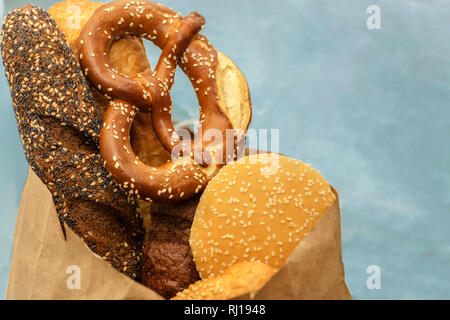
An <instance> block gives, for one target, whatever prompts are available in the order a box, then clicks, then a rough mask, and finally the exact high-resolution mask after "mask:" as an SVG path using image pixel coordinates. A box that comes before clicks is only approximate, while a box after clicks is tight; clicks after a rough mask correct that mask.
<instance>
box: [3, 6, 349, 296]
mask: <svg viewBox="0 0 450 320" xmlns="http://www.w3.org/2000/svg"><path fill="white" fill-rule="evenodd" d="M204 23H205V21H204V18H203V17H201V16H200V15H199V14H198V13H195V12H194V13H191V14H189V15H187V16H185V17H183V16H182V15H181V14H179V13H176V12H174V11H173V10H172V9H169V8H167V7H165V6H163V5H161V4H156V3H153V2H151V1H147V0H145V1H144V0H141V1H125V0H119V1H114V2H111V3H107V4H103V3H100V2H91V1H87V0H67V1H63V2H60V3H57V4H55V5H54V6H52V7H51V8H50V9H49V11H48V12H46V11H44V10H42V9H40V8H38V7H35V6H33V5H27V6H25V7H23V8H20V9H16V10H14V11H12V12H10V13H9V14H8V15H7V16H6V18H5V21H4V25H3V30H2V40H1V44H2V57H3V63H4V65H5V74H6V77H7V79H8V82H9V85H10V89H11V96H12V102H13V107H14V110H15V115H16V120H17V124H18V129H19V133H20V136H21V140H22V144H23V147H24V151H25V155H26V157H27V160H28V162H29V163H30V167H31V169H32V170H33V172H34V173H35V174H36V175H37V176H38V177H39V178H40V180H41V181H42V182H43V183H44V184H45V186H46V187H47V189H48V191H49V192H50V195H51V199H52V201H53V203H54V207H55V209H56V213H57V216H58V219H59V222H60V226H61V228H62V229H61V230H62V232H63V234H64V235H65V237H66V239H67V245H68V247H67V250H68V251H70V250H71V248H70V246H69V243H72V246H74V247H78V246H79V244H78V242H77V241H78V240H76V239H77V238H76V237H79V239H80V241H83V242H84V243H85V245H87V246H88V247H89V249H90V250H91V252H93V253H94V254H95V255H96V257H98V258H99V259H101V260H103V261H104V262H103V261H102V265H104V268H110V266H112V267H114V268H115V269H116V270H117V271H119V272H120V273H122V274H123V275H120V278H117V288H114V285H112V288H111V289H112V290H119V291H120V290H123V295H121V294H119V293H116V292H115V293H114V294H112V293H111V292H109V293H108V292H106V291H98V290H96V289H95V285H93V284H92V283H98V281H97V280H98V279H97V280H94V279H95V274H96V272H101V270H99V267H97V268H96V270H90V271H89V274H90V276H89V279H90V280H89V281H91V282H92V283H91V286H88V288H87V289H85V291H83V295H82V296H73V295H71V293H64V292H65V290H66V289H65V288H62V287H61V281H62V280H61V279H62V277H59V276H56V275H55V277H54V279H53V280H48V279H47V281H46V283H47V284H46V285H47V286H48V287H47V289H46V290H44V289H42V290H41V289H39V285H37V283H38V282H39V279H40V277H41V276H40V275H38V274H36V275H35V279H28V280H27V281H28V283H32V288H33V289H29V287H27V286H28V285H27V284H25V283H24V282H22V280H21V277H20V276H17V272H13V271H12V272H11V277H10V283H9V292H11V294H10V295H9V297H10V298H18V297H20V296H21V295H22V297H25V298H36V297H37V298H39V296H41V297H45V298H56V299H60V298H68V299H71V298H86V299H94V298H95V299H98V298H105V299H108V298H114V299H128V298H135V299H149V298H155V297H159V296H161V297H162V298H166V299H170V298H174V299H233V298H238V297H245V296H246V295H247V294H251V296H250V297H254V296H258V295H259V296H260V297H263V298H266V299H267V298H268V299H271V298H273V299H277V298H279V297H283V298H289V299H296V298H323V299H340V298H349V297H350V295H349V293H348V289H347V287H346V285H345V281H344V270H343V265H342V257H341V253H340V233H339V234H334V236H333V237H332V238H330V239H327V238H326V237H325V238H323V239H322V241H324V243H328V244H327V245H331V246H332V247H333V250H334V251H336V255H335V256H333V263H332V264H327V265H328V266H332V267H330V270H328V271H329V272H330V274H331V275H332V277H330V280H327V281H328V283H327V281H325V283H324V284H321V286H329V289H327V290H325V291H324V290H323V289H320V288H319V289H318V290H315V289H314V288H312V289H311V288H308V289H307V290H306V289H305V291H304V292H303V293H304V294H302V292H301V291H298V290H294V289H292V288H291V289H292V290H291V292H290V293H286V292H288V290H290V289H289V288H290V286H289V285H287V286H286V285H285V288H284V289H283V288H280V289H279V290H281V291H283V292H284V293H286V294H283V292H276V291H273V290H272V289H270V290H269V289H267V288H269V287H274V283H275V279H276V278H277V277H278V278H279V279H278V280H276V283H285V282H289V281H287V278H286V277H288V278H289V277H293V278H295V277H296V275H294V274H292V273H290V274H288V275H286V273H285V270H287V269H288V268H292V266H294V265H295V264H293V262H292V261H293V260H292V259H293V257H296V256H298V255H299V253H298V251H299V246H301V245H302V244H307V243H309V242H311V243H315V241H317V240H308V239H313V238H314V237H313V236H312V235H314V233H315V234H318V233H320V232H323V231H320V230H322V229H324V230H325V229H326V228H328V229H329V230H332V231H333V233H334V232H339V229H340V224H339V209H338V206H337V207H336V203H337V201H338V199H337V193H336V192H335V191H334V190H333V189H332V187H331V186H330V185H329V184H328V183H327V181H326V180H325V179H324V178H323V177H322V176H321V175H320V174H319V173H318V172H317V171H316V170H314V169H312V168H311V166H309V165H306V164H304V163H303V162H301V161H299V160H295V159H292V158H289V157H286V156H282V155H278V154H272V153H262V154H251V155H248V156H244V154H243V153H244V152H243V151H244V147H243V146H244V145H245V138H246V134H245V131H246V130H247V129H248V127H249V124H250V121H251V114H252V111H251V110H252V106H251V101H250V95H249V90H248V86H247V82H246V80H245V78H244V76H243V75H242V73H241V72H240V71H239V69H238V68H237V66H236V65H235V64H234V63H233V62H232V61H231V59H229V58H228V57H227V56H225V55H224V54H223V53H221V52H219V51H217V50H216V49H215V48H214V47H213V46H212V44H211V43H210V42H209V41H208V39H207V38H206V37H205V36H203V35H202V34H201V33H199V32H200V30H201V29H202V28H203V25H204ZM141 38H145V39H148V40H150V41H153V43H154V44H155V45H156V46H158V47H160V48H161V50H162V53H161V57H160V59H159V61H158V63H157V65H156V66H155V67H154V69H152V67H151V66H150V63H149V62H148V60H147V57H146V52H145V48H144V45H143V42H142V40H141ZM177 66H178V67H179V68H180V69H181V70H183V71H184V72H185V73H186V74H187V75H188V77H189V79H190V81H191V83H192V85H193V88H194V91H195V93H196V95H197V98H198V100H199V104H200V119H199V130H198V132H197V134H196V135H193V133H192V131H191V130H184V132H181V131H180V130H176V129H175V128H174V126H173V121H172V118H171V109H172V99H171V97H170V89H171V87H172V85H173V82H174V75H175V71H176V69H177ZM186 132H187V133H186ZM211 132H212V133H211ZM27 186H28V184H27ZM32 187H34V188H40V187H41V185H40V184H39V183H33V184H32ZM29 188H31V184H30V185H29ZM24 192H25V191H24ZM28 192H29V190H28ZM29 199H30V197H29V196H27V197H26V198H24V200H23V201H29ZM33 201H34V200H33ZM41 201H47V200H46V199H45V197H43V198H42V200H41ZM31 208H32V210H31V211H33V210H34V209H33V208H36V210H38V208H39V206H35V207H33V206H31ZM20 214H21V215H26V214H27V213H25V212H21V213H20ZM35 214H36V215H37V214H43V215H44V217H45V218H44V219H50V218H48V217H47V215H48V214H51V212H49V211H45V212H41V213H35ZM329 217H337V220H336V219H334V220H330V219H331V218H329ZM328 220H329V221H333V222H326V221H328ZM20 221H21V220H20V219H19V222H18V227H17V228H19V226H20V228H19V229H18V230H19V231H16V237H19V238H22V237H25V238H26V237H27V234H29V233H30V232H28V233H23V232H20V230H25V229H24V227H23V226H21V223H20ZM336 230H337V231H336ZM72 233H74V234H76V237H75V238H74V237H72V236H71V235H72ZM39 236H40V237H42V236H43V235H42V234H40V235H39ZM44 236H45V235H44ZM69 239H71V240H70V241H69ZM325 239H326V240H325ZM308 241H309V242H308ZM40 243H41V245H42V247H41V249H40V250H41V251H42V252H51V250H50V248H51V247H53V246H54V250H55V251H57V250H60V249H57V248H61V247H64V243H63V242H62V243H60V242H59V240H58V241H56V240H55V242H54V243H50V242H47V241H45V240H44V239H43V240H42V241H41V242H40ZM28 246H30V243H29V241H27V239H22V240H20V241H19V240H18V241H17V245H15V248H14V254H13V263H12V270H14V268H15V265H16V263H15V261H21V263H26V261H24V260H26V259H28V258H29V259H31V258H33V260H32V261H31V260H30V261H28V263H31V264H34V265H36V266H40V267H41V268H44V267H46V263H47V262H48V259H45V260H43V259H41V257H35V256H33V255H30V257H26V256H24V255H23V252H26V251H27V247H28ZM322 249H323V248H322V244H321V243H320V241H319V243H318V244H317V249H316V251H314V252H313V253H310V254H312V255H313V256H316V255H317V256H321V250H322ZM76 252H77V254H78V256H77V257H74V259H78V260H79V261H80V264H83V265H84V266H85V265H94V264H97V262H89V263H88V264H85V263H84V261H87V260H89V261H91V259H92V257H89V253H87V252H85V251H83V250H76ZM95 259H96V258H94V260H92V261H95ZM321 259H322V256H321ZM325 259H326V258H325ZM66 260H67V257H55V261H59V263H57V264H56V265H58V266H60V265H64V264H65V263H66ZM291 260H292V261H291ZM294 260H295V259H294ZM322 261H323V263H327V262H326V261H324V260H322ZM105 262H106V263H105ZM305 263H307V261H305ZM108 264H109V265H110V266H108ZM47 269H48V272H54V273H55V274H56V273H58V272H59V271H58V270H57V269H56V266H48V268H47ZM105 270H106V269H105ZM308 272H309V271H308ZM105 274H110V272H109V271H108V272H105ZM125 276H126V278H123V277H125ZM302 276H304V275H302ZM317 276H319V277H320V275H316V274H313V275H310V277H312V278H314V277H317ZM110 277H111V278H112V277H113V276H110ZM114 278H116V277H115V276H114ZM24 279H25V278H24ZM324 279H327V278H324ZM331 279H332V280H331ZM296 280H298V279H296ZM139 283H141V284H142V285H144V286H146V287H147V288H148V289H143V288H144V287H142V285H141V284H139ZM275 286H276V285H275ZM124 287H126V290H125V289H124ZM305 288H306V287H305ZM30 290H31V291H30ZM33 290H36V291H35V292H34V293H31V292H32V291H33ZM146 290H148V292H146ZM319 292H320V294H319ZM324 292H325V293H324ZM158 295H159V296H158Z"/></svg>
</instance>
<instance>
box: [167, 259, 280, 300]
mask: <svg viewBox="0 0 450 320" xmlns="http://www.w3.org/2000/svg"><path fill="white" fill-rule="evenodd" d="M274 273H275V270H274V269H273V268H271V267H269V266H268V265H267V264H265V263H261V262H240V263H237V264H235V265H233V266H232V267H230V268H228V269H227V270H225V272H224V274H223V275H221V276H218V277H215V278H210V279H206V280H200V281H197V282H196V283H194V284H191V285H190V286H189V288H187V289H185V290H183V291H181V292H179V293H178V294H177V295H176V296H175V297H173V298H172V300H226V299H233V298H236V297H239V296H242V295H244V294H248V293H250V294H251V293H253V292H255V291H258V290H259V289H261V288H262V287H263V286H264V285H265V284H266V283H267V282H268V281H269V280H270V278H271V277H272V276H273V274H274Z"/></svg>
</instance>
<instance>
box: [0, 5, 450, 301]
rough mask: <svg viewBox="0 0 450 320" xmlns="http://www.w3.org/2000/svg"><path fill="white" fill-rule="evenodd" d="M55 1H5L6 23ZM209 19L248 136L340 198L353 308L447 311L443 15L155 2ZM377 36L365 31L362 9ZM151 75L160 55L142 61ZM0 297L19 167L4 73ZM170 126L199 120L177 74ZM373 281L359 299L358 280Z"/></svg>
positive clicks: (417, 9) (412, 9) (22, 164)
mask: <svg viewBox="0 0 450 320" xmlns="http://www.w3.org/2000/svg"><path fill="white" fill-rule="evenodd" d="M55 2H56V1H32V0H26V1H18V0H14V1H13V0H6V1H5V10H6V11H8V10H11V9H12V8H15V7H19V6H22V5H24V4H26V3H34V4H38V5H39V6H41V7H43V8H45V9H47V8H48V7H49V6H50V5H51V4H53V3H55ZM163 2H164V4H165V5H167V6H169V7H172V8H173V9H175V10H176V11H179V12H182V13H183V14H187V13H189V12H191V11H194V10H195V11H198V12H199V13H201V14H202V15H204V16H205V18H206V21H207V23H206V27H205V29H204V34H205V35H206V36H207V37H209V38H210V40H211V41H212V43H213V44H214V45H215V47H216V48H217V49H219V50H221V51H223V52H225V53H226V54H227V55H228V56H230V57H231V58H232V59H233V60H234V61H235V62H236V64H237V65H238V66H239V67H240V68H241V70H242V71H243V73H244V75H245V76H246V77H247V80H248V83H249V86H250V90H251V96H252V101H253V107H254V109H253V110H254V116H253V123H252V127H253V128H255V129H259V128H268V129H271V128H279V129H280V140H281V143H280V151H281V152H282V153H284V154H287V155H289V156H292V157H295V158H298V159H301V160H303V161H305V162H309V163H311V164H312V165H313V167H315V168H317V169H318V170H320V171H321V172H322V174H323V175H324V176H325V178H326V179H328V181H330V183H331V184H332V185H334V186H335V187H336V188H337V189H338V190H339V192H340V197H341V213H342V245H343V257H344V263H345V268H346V280H347V283H348V285H349V287H350V291H351V292H352V294H353V296H354V298H356V299H442V298H446V299H450V232H449V228H450V150H449V147H450V143H449V133H450V104H449V101H450V42H449V41H448V40H449V39H450V19H449V13H450V1H447V0H436V1H426V0H423V1H412V0H403V1H399V0H383V1H376V0H346V1H334V0H326V1H325V0H308V1H306V0H278V1H262V0H258V1H257V0H252V1H250V0H246V1H238V0H229V1H217V0H216V1H211V0H190V1H185V0H164V1H163ZM373 4H375V5H378V6H379V7H380V9H381V29H380V30H369V29H368V28H367V26H366V20H367V18H368V17H369V14H367V13H366V9H367V7H368V6H369V5H373ZM149 48H150V50H149V55H150V56H151V61H152V62H153V63H152V65H155V60H156V59H157V57H158V56H159V51H158V50H156V49H154V48H153V47H151V46H150V47H149ZM1 74H2V76H0V90H1V95H0V99H1V117H0V127H1V128H2V130H1V132H0V150H2V154H3V156H2V157H1V158H0V167H1V168H2V169H1V171H0V181H2V186H1V187H0V191H1V192H0V203H1V205H2V208H3V209H2V211H3V212H2V214H1V217H0V219H1V223H0V297H4V294H5V292H6V286H7V280H8V273H9V263H10V257H11V249H12V244H13V233H14V225H15V219H16V213H17V207H18V204H19V202H20V195H21V190H22V187H23V184H24V182H25V179H26V172H27V163H26V161H25V158H24V155H23V150H22V146H21V144H20V141H19V137H18V133H17V127H16V123H15V120H14V114H13V112H12V107H11V101H10V97H9V89H8V86H7V82H6V79H5V77H4V76H3V66H1ZM172 97H173V98H174V104H175V115H176V118H177V119H178V120H182V119H190V118H196V117H197V113H196V111H195V110H194V109H195V108H194V107H195V106H196V105H197V102H196V99H195V96H194V93H193V90H192V89H191V86H190V84H189V83H188V81H187V80H186V78H185V76H184V75H183V74H182V73H181V72H179V73H178V76H177V79H176V85H175V87H174V90H173V94H172ZM370 265H377V266H379V267H380V270H381V289H379V290H369V289H368V288H367V285H366V280H367V278H368V277H369V274H367V272H366V270H367V267H368V266H370Z"/></svg>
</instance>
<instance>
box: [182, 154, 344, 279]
mask: <svg viewBox="0 0 450 320" xmlns="http://www.w3.org/2000/svg"><path fill="white" fill-rule="evenodd" d="M335 200H336V195H335V194H334V192H333V191H332V190H331V187H330V185H329V184H328V183H327V181H326V180H325V179H324V178H323V177H322V176H321V175H320V173H319V172H318V171H317V170H314V169H313V168H311V166H310V165H308V164H305V163H303V162H301V161H299V160H295V159H292V158H289V157H286V156H283V155H279V154H273V153H270V154H269V153H267V154H256V155H250V156H246V157H243V158H241V159H240V160H238V161H236V162H233V163H231V164H229V165H227V166H225V167H224V168H223V169H221V170H220V172H219V173H218V174H217V175H216V176H215V177H214V178H213V179H212V180H211V182H210V183H209V184H208V186H207V187H206V189H205V191H204V193H203V195H202V197H201V199H200V203H199V205H198V207H197V211H196V215H195V218H194V222H193V224H192V229H191V235H190V246H191V250H192V254H193V257H194V261H195V265H196V267H197V270H198V271H199V274H200V277H201V278H202V279H208V278H213V277H217V276H220V275H222V274H224V272H225V270H227V269H228V268H229V267H231V266H233V265H234V264H236V263H239V262H244V261H248V262H262V263H265V264H267V265H269V266H270V267H272V268H273V269H275V270H278V269H279V268H281V267H282V266H283V265H285V263H286V261H287V259H288V257H289V255H290V254H291V252H292V251H293V250H294V249H295V247H296V246H297V245H298V243H299V242H300V241H301V240H302V239H303V238H304V236H305V235H306V234H307V233H308V232H309V231H310V230H311V229H312V228H313V227H314V225H315V224H316V223H317V222H318V221H319V219H320V218H321V217H322V215H323V214H324V213H325V212H326V211H327V210H328V209H329V208H330V206H331V205H332V204H333V202H334V201H335Z"/></svg>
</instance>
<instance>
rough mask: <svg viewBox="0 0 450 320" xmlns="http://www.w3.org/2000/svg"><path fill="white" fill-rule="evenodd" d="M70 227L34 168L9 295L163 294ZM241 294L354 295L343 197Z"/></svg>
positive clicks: (119, 296) (256, 296)
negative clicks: (283, 260) (261, 282)
mask: <svg viewBox="0 0 450 320" xmlns="http://www.w3.org/2000/svg"><path fill="white" fill-rule="evenodd" d="M333 191H335V193H336V195H337V192H336V190H334V189H333ZM66 233H67V234H66V240H65V241H64V236H63V233H62V230H61V226H60V224H59V220H58V217H57V214H56V211H55V208H54V205H53V201H52V198H51V195H50V192H49V191H48V190H47V188H46V187H45V185H44V184H43V183H42V182H41V181H40V180H39V178H38V177H37V176H36V175H35V174H34V172H33V171H32V170H31V169H30V170H29V174H28V179H27V182H26V184H25V187H24V190H23V193H22V199H21V203H20V207H19V212H18V217H17V223H16V229H15V239H14V248H13V254H12V261H11V268H10V276H9V282H8V290H7V294H6V298H7V299H26V300H28V299H58V300H62V299H64V300H69V299H99V300H103V299H107V300H115V299H139V300H144V299H154V300H155V299H163V298H162V297H161V296H159V295H158V294H157V293H155V292H154V291H152V290H151V289H149V288H147V287H144V286H143V285H141V284H139V283H137V282H136V281H134V280H132V279H130V278H128V277H127V276H125V275H123V274H122V273H120V272H118V271H116V270H115V269H114V268H113V267H111V266H109V265H108V264H107V263H105V262H104V261H103V260H102V258H101V257H99V256H98V255H96V254H94V253H93V252H92V251H90V250H89V248H88V247H87V246H86V245H85V244H84V242H83V240H82V239H81V238H79V237H78V236H77V235H76V234H75V233H73V232H72V231H71V230H70V229H69V228H67V227H66ZM236 299H351V295H350V292H349V290H348V288H347V285H346V283H345V276H344V265H343V263H342V254H341V227H340V211H339V200H336V201H335V203H334V204H333V205H332V207H331V208H330V209H329V210H328V212H326V213H325V214H324V216H323V217H322V218H321V219H320V220H319V222H318V223H317V224H316V225H315V226H314V228H313V230H312V231H311V232H310V233H309V234H307V235H306V236H305V238H304V239H303V240H302V241H301V242H300V243H299V245H298V246H297V248H296V249H295V250H294V251H293V253H292V255H291V256H290V257H289V259H288V262H287V264H286V265H285V266H284V267H283V268H281V269H280V270H279V271H278V272H277V273H276V274H275V275H274V276H273V277H272V279H271V280H269V282H268V283H267V284H266V285H265V286H264V287H263V288H262V289H261V290H259V291H257V292H249V293H248V294H247V295H244V296H241V297H237V298H236Z"/></svg>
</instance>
